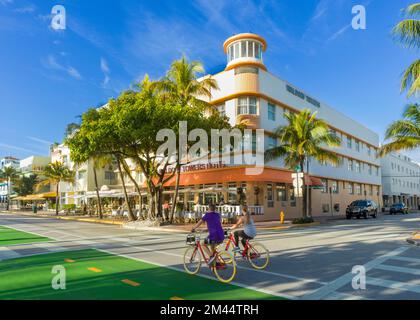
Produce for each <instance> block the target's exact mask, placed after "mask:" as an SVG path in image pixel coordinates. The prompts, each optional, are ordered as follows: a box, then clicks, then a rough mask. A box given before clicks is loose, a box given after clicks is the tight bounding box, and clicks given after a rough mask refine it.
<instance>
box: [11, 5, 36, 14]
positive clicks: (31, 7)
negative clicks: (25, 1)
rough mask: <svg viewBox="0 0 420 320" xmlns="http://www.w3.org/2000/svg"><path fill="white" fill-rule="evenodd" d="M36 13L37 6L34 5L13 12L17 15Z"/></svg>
mask: <svg viewBox="0 0 420 320" xmlns="http://www.w3.org/2000/svg"><path fill="white" fill-rule="evenodd" d="M34 11H35V6H34V5H29V6H26V7H21V8H16V9H14V10H13V12H16V13H31V12H34Z"/></svg>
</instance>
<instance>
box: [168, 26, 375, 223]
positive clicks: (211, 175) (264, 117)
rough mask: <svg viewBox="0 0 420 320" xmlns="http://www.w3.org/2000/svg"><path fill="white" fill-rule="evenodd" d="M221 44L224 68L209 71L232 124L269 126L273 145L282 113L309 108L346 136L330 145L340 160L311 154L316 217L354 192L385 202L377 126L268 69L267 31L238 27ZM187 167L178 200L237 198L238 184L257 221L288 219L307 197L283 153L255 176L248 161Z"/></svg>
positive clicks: (338, 210) (341, 206)
mask: <svg viewBox="0 0 420 320" xmlns="http://www.w3.org/2000/svg"><path fill="white" fill-rule="evenodd" d="M223 50H224V52H225V54H226V56H227V65H226V68H225V70H224V71H222V72H220V73H217V74H214V75H208V76H207V77H212V78H213V79H215V80H216V81H217V83H218V86H219V88H220V89H219V90H213V91H212V98H211V100H209V101H208V102H210V103H211V104H212V105H214V106H216V107H217V108H218V109H219V111H220V113H222V114H224V115H226V116H227V117H228V118H229V120H230V123H231V124H232V125H235V124H237V123H238V122H243V121H244V120H245V121H246V122H247V124H248V127H249V128H252V129H264V130H265V139H264V140H265V149H267V148H270V147H272V146H274V145H276V144H277V143H278V141H276V139H273V138H272V137H271V133H272V132H273V131H274V130H275V129H276V128H277V127H278V126H280V125H284V124H285V123H286V121H285V119H284V118H283V114H284V113H285V112H299V111H300V110H302V109H305V108H308V109H311V110H312V111H316V112H317V117H318V118H321V119H324V120H325V121H327V122H328V124H329V125H330V127H331V130H332V131H333V132H335V133H336V134H337V135H338V136H339V137H340V138H341V140H342V144H341V146H340V147H339V148H334V149H333V150H332V151H334V152H335V153H336V154H337V155H339V157H340V158H341V159H342V164H341V165H339V166H331V165H327V164H323V163H319V162H317V161H315V160H313V159H311V160H310V163H309V175H310V178H308V179H307V181H308V182H309V184H310V185H312V187H311V188H310V199H311V201H310V203H311V207H310V208H309V209H310V212H311V214H312V215H313V216H335V215H344V214H345V209H346V207H347V205H348V204H350V202H352V201H353V200H356V199H370V200H373V201H375V202H377V203H378V204H379V205H381V203H382V197H381V169H380V160H379V159H377V158H376V153H377V149H378V147H379V137H378V135H377V134H376V133H375V132H373V131H372V130H370V129H368V128H366V127H365V126H363V125H362V124H360V123H358V122H356V121H354V120H352V119H351V118H349V117H347V116H345V115H344V114H342V113H341V112H339V111H337V110H336V109H333V108H331V107H329V106H328V105H327V104H325V103H324V102H322V101H320V100H318V99H317V98H315V97H314V96H312V95H310V94H308V93H306V92H305V91H303V90H302V89H300V88H297V87H296V86H294V85H293V84H291V83H288V82H287V81H285V80H282V79H280V78H279V77H277V76H275V75H274V74H272V73H270V72H269V70H268V68H267V66H266V65H265V63H264V60H263V55H264V52H265V51H266V50H267V43H266V41H265V39H264V38H262V37H260V36H258V35H256V34H252V33H243V34H238V35H235V36H233V37H230V38H229V39H227V40H226V41H225V42H224V44H223ZM186 167H187V168H188V170H184V172H183V173H182V175H181V179H180V180H181V195H180V201H181V202H184V204H185V206H184V207H186V208H187V209H190V208H191V206H192V205H193V204H203V205H205V204H208V203H210V202H213V203H216V204H217V203H219V202H222V203H225V204H228V203H230V204H238V203H239V195H238V188H240V189H239V190H242V191H243V192H244V194H245V195H246V197H245V199H246V203H247V204H248V206H253V210H254V211H255V212H257V213H259V215H258V216H257V217H256V220H273V219H278V217H279V213H280V212H281V211H283V212H284V213H285V215H286V218H287V219H290V218H295V217H300V216H301V215H302V199H301V198H297V197H296V195H295V194H294V188H293V185H292V177H291V174H292V173H293V172H292V171H291V170H289V168H286V167H285V165H284V163H283V161H282V159H278V160H275V161H271V162H269V163H266V164H265V169H264V171H263V173H262V174H260V175H254V176H251V175H246V174H245V169H246V166H243V165H241V166H230V165H229V166H225V167H223V166H222V167H217V168H212V167H208V166H205V165H204V166H201V167H200V166H192V167H191V166H190V167H188V166H186ZM202 168H204V170H202ZM172 185H173V181H172ZM314 187H317V188H314ZM168 198H169V197H168Z"/></svg>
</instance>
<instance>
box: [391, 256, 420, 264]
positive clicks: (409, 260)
mask: <svg viewBox="0 0 420 320" xmlns="http://www.w3.org/2000/svg"><path fill="white" fill-rule="evenodd" d="M391 259H392V260H399V261H404V262H414V263H420V259H416V258H410V257H400V256H395V257H391Z"/></svg>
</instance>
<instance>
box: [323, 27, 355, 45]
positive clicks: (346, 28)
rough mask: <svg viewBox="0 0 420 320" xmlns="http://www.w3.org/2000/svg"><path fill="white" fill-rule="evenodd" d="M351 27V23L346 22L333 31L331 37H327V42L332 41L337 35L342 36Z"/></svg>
mask: <svg viewBox="0 0 420 320" xmlns="http://www.w3.org/2000/svg"><path fill="white" fill-rule="evenodd" d="M350 27H351V24H347V25H345V26H344V27H342V28H340V29H339V30H338V31H337V32H335V33H334V34H333V35H332V36H331V37H329V38H328V40H327V41H328V42H330V41H334V40H335V39H337V38H338V37H340V36H342V35H343V34H344V33H345V32H346V31H347V30H348V29H349V28H350Z"/></svg>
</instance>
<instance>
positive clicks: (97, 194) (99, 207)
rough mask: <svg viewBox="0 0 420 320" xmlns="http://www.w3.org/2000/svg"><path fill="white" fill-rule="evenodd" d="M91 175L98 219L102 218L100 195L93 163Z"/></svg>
mask: <svg viewBox="0 0 420 320" xmlns="http://www.w3.org/2000/svg"><path fill="white" fill-rule="evenodd" d="M93 177H94V180H95V190H96V199H97V201H98V215H99V219H102V218H103V215H102V203H101V197H100V196H99V187H98V176H97V172H96V168H95V165H93Z"/></svg>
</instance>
